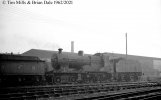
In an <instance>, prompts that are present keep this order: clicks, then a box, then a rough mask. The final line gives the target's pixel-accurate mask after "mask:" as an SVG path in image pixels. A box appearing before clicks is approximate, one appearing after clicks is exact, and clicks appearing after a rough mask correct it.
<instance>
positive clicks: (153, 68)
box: [22, 49, 161, 77]
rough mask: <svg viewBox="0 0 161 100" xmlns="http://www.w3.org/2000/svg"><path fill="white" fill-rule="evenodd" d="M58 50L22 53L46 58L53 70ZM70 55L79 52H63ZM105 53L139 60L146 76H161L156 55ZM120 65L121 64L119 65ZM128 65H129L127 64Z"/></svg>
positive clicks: (113, 56)
mask: <svg viewBox="0 0 161 100" xmlns="http://www.w3.org/2000/svg"><path fill="white" fill-rule="evenodd" d="M57 52H58V51H50V50H40V49H31V50H29V51H26V52H24V53H23V54H22V55H24V56H37V57H39V58H40V59H41V60H45V61H46V62H47V63H48V66H49V68H48V69H49V70H52V67H51V56H52V54H53V53H57ZM63 53H66V54H70V55H73V56H74V55H78V53H71V52H63ZM103 54H104V55H107V56H109V59H113V58H119V57H122V58H125V59H131V60H136V61H139V62H140V64H141V69H142V73H143V76H144V77H149V76H150V77H152V76H154V77H155V76H161V58H155V57H145V56H136V55H127V56H126V55H125V54H118V53H107V52H106V53H103ZM89 55H91V54H84V56H89ZM118 66H119V65H118ZM127 66H128V65H127Z"/></svg>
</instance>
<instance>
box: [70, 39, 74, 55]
mask: <svg viewBox="0 0 161 100" xmlns="http://www.w3.org/2000/svg"><path fill="white" fill-rule="evenodd" d="M71 53H74V41H71Z"/></svg>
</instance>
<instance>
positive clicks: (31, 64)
mask: <svg viewBox="0 0 161 100" xmlns="http://www.w3.org/2000/svg"><path fill="white" fill-rule="evenodd" d="M0 59H1V61H0V85H1V86H22V85H44V84H77V83H79V84H81V83H104V82H136V81H139V80H140V77H141V76H142V72H141V71H138V70H137V69H138V68H139V67H140V66H139V63H138V62H137V61H133V60H126V59H124V58H116V59H109V57H108V56H106V55H105V54H102V53H97V54H95V55H84V54H83V51H79V52H78V54H77V55H73V54H72V53H69V54H65V53H63V52H62V49H59V51H58V53H54V54H53V55H51V64H52V67H53V70H52V71H48V70H47V68H48V67H47V64H46V62H45V61H42V60H40V59H39V58H38V57H32V56H21V55H5V54H0ZM124 62H125V63H128V62H129V64H128V66H126V67H125V66H124ZM118 63H123V64H122V65H123V66H120V67H119V68H118V66H117V64H118ZM136 65H137V66H136ZM127 67H130V68H131V69H132V70H131V71H128V72H127V71H126V68H127ZM120 69H124V70H120ZM6 83H7V84H6Z"/></svg>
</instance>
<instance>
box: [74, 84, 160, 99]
mask: <svg viewBox="0 0 161 100" xmlns="http://www.w3.org/2000/svg"><path fill="white" fill-rule="evenodd" d="M158 97H161V87H155V88H154V87H150V88H149V87H147V88H140V89H130V90H126V91H120V92H109V93H100V94H93V95H88V96H82V97H79V98H75V100H87V99H88V100H89V99H90V100H111V99H112V100H154V99H155V100H159V99H158Z"/></svg>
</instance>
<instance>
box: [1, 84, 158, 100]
mask: <svg viewBox="0 0 161 100" xmlns="http://www.w3.org/2000/svg"><path fill="white" fill-rule="evenodd" d="M158 86H159V85H158V84H156V83H145V82H143V83H142V82H141V83H134V82H131V83H99V84H77V85H73V84H69V85H50V86H49V85H48V86H33V87H8V88H1V91H0V100H8V99H14V100H18V99H19V100H22V99H27V100H28V99H38V98H39V99H41V98H43V99H44V98H49V97H52V98H55V99H59V98H61V97H68V96H73V95H83V94H93V93H101V92H105V93H107V92H110V91H121V90H127V89H136V88H143V87H144V88H146V87H158Z"/></svg>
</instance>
